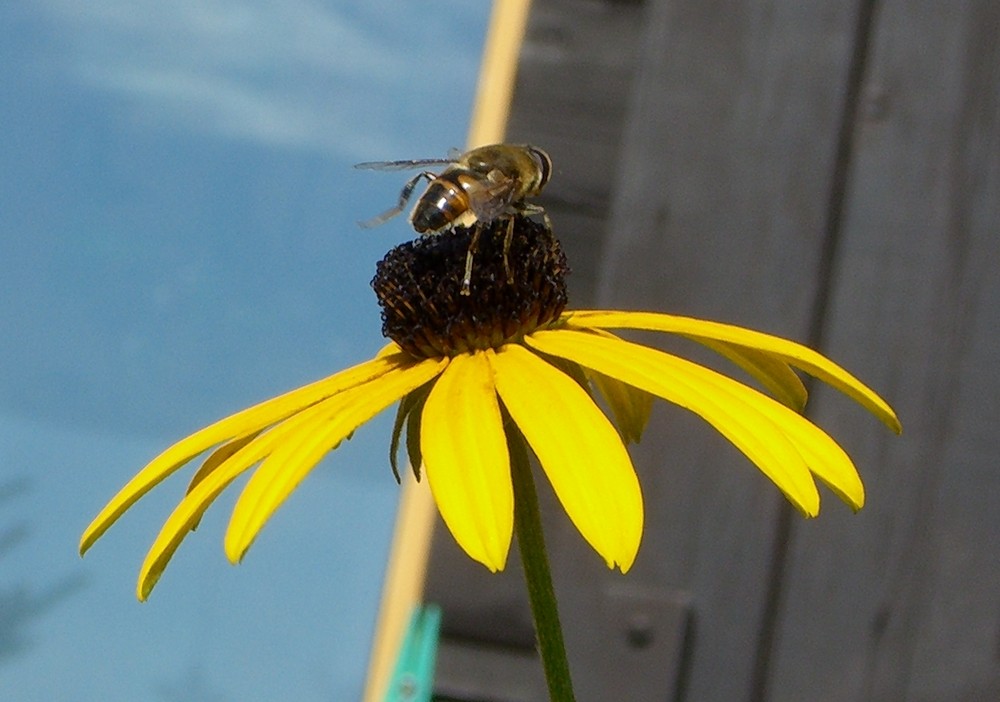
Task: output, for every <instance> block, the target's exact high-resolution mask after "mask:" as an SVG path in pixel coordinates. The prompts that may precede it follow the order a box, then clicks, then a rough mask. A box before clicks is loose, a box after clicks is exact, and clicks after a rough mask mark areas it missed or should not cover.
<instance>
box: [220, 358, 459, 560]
mask: <svg viewBox="0 0 1000 702" xmlns="http://www.w3.org/2000/svg"><path fill="white" fill-rule="evenodd" d="M446 363H447V362H446V361H444V360H441V359H426V360H424V361H420V362H417V363H414V362H413V361H412V360H410V361H409V363H408V365H403V366H399V367H397V368H393V369H391V370H389V371H386V372H385V373H383V374H382V375H381V376H380V377H378V378H376V379H374V380H372V381H371V382H369V383H366V384H364V385H362V386H358V387H354V388H351V389H350V390H345V391H343V392H342V393H340V394H338V395H336V396H334V397H331V398H329V399H328V400H326V402H325V403H324V405H325V407H324V409H323V411H322V412H317V413H316V415H317V416H316V417H315V418H313V420H312V421H311V422H310V423H309V424H308V425H306V426H303V427H302V428H301V429H300V430H298V431H296V432H295V433H294V434H292V435H290V436H288V437H287V438H285V439H284V440H283V441H281V443H280V444H278V445H277V446H276V447H275V449H274V451H273V452H272V453H271V454H270V455H269V456H268V457H267V458H266V459H265V460H264V462H263V463H262V464H261V465H260V467H259V468H258V469H257V470H256V471H255V472H254V474H253V476H252V477H251V478H250V480H249V481H248V482H247V486H246V487H245V488H244V489H243V493H242V494H241V495H240V497H239V499H238V500H237V501H236V507H235V508H234V509H233V516H232V518H231V519H230V520H229V527H228V529H227V530H226V538H225V549H226V555H227V556H228V557H229V559H230V560H231V561H233V562H234V563H235V562H237V561H239V560H240V559H241V558H242V557H243V554H244V553H246V550H247V549H248V548H249V547H250V544H251V543H252V542H253V540H254V538H255V537H256V536H257V534H258V532H259V531H260V529H261V528H262V527H263V526H264V524H265V523H266V522H267V520H268V519H269V518H270V517H271V515H272V514H274V512H275V510H277V509H278V507H279V506H280V505H281V504H282V503H283V502H284V501H285V500H286V499H287V498H288V496H289V495H290V494H291V493H292V491H293V490H295V488H296V487H297V486H298V484H299V483H300V482H301V481H302V480H303V478H305V477H306V475H308V474H309V471H311V470H312V469H313V468H314V467H315V466H316V464H317V463H319V461H320V460H321V459H322V458H323V457H324V456H325V455H326V454H327V453H329V452H330V451H331V450H333V449H334V448H335V447H336V446H337V445H339V444H340V442H341V441H343V440H344V439H345V438H347V437H348V436H349V435H350V434H351V433H352V432H353V431H354V430H355V429H357V428H358V427H359V426H361V425H362V424H364V423H365V422H367V421H368V420H369V419H371V418H372V417H374V416H375V415H376V414H378V413H379V412H381V411H382V410H384V409H385V408H386V407H388V406H389V405H391V404H392V403H393V402H396V401H397V400H399V399H400V398H401V397H403V396H404V395H406V394H407V393H408V392H411V391H412V390H414V389H416V388H418V387H420V386H421V385H423V384H424V383H426V382H427V381H429V380H431V379H432V378H433V377H434V376H436V375H437V374H439V373H440V372H441V370H442V368H444V366H445V365H446ZM280 428H281V427H278V429H280ZM251 446H252V444H251ZM248 448H249V447H248Z"/></svg>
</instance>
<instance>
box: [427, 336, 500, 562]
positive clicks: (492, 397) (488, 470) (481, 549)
mask: <svg viewBox="0 0 1000 702" xmlns="http://www.w3.org/2000/svg"><path fill="white" fill-rule="evenodd" d="M489 354H492V352H491V351H479V352H476V353H472V354H462V355H458V356H455V357H454V358H453V359H451V363H450V364H449V365H448V367H447V368H446V369H445V371H444V373H442V374H441V377H440V378H439V379H438V381H437V383H435V384H434V387H433V389H431V392H430V395H428V396H427V400H426V401H425V403H424V411H423V416H422V417H421V424H420V447H421V450H422V452H423V460H424V473H425V474H426V476H427V480H428V481H429V482H430V487H431V492H432V493H433V495H434V501H435V502H437V506H438V511H440V512H441V517H442V519H444V523H445V524H446V525H447V526H448V529H449V530H450V531H451V533H452V535H453V536H454V537H455V541H457V542H458V545H459V546H461V547H462V548H463V549H464V550H465V552H466V553H467V554H469V556H470V557H472V558H473V559H475V560H477V561H479V562H480V563H482V564H483V565H485V566H486V567H487V568H489V569H490V570H491V571H494V572H495V571H498V570H503V568H504V566H505V565H506V563H507V552H508V551H509V549H510V540H511V535H512V534H513V530H514V491H513V487H512V485H511V481H510V454H509V453H508V451H507V440H506V437H505V435H504V432H503V421H502V419H501V416H500V405H499V403H498V401H497V396H496V390H495V388H494V385H493V370H492V369H491V368H490V364H489V361H488V360H487V355H489Z"/></svg>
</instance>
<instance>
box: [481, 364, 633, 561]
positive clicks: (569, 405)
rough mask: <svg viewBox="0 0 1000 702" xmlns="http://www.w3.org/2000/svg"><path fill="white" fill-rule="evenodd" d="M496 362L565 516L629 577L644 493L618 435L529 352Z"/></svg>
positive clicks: (511, 406)
mask: <svg viewBox="0 0 1000 702" xmlns="http://www.w3.org/2000/svg"><path fill="white" fill-rule="evenodd" d="M490 361H491V363H492V364H493V368H494V371H495V374H496V387H497V392H499V393H500V399H501V400H503V404H504V406H505V407H506V408H507V411H508V412H510V416H511V417H512V418H513V420H514V422H515V423H516V424H517V426H518V428H519V429H520V430H521V433H522V434H523V435H524V438H525V439H526V440H527V442H528V445H529V446H531V449H532V451H534V453H535V455H536V456H538V460H539V462H540V463H541V464H542V468H543V469H544V470H545V474H546V475H547V476H548V478H549V482H551V483H552V487H553V489H554V490H555V493H556V495H557V496H558V498H559V501H560V502H561V503H562V505H563V508H564V509H565V510H566V514H568V515H569V518H570V520H572V522H573V524H575V525H576V528H577V529H579V531H580V533H581V534H582V535H583V537H584V538H585V539H586V540H587V542H588V543H590V545H591V546H593V547H594V550H596V551H597V552H598V553H599V554H600V555H601V556H602V557H603V558H604V560H605V561H606V562H607V564H608V567H609V568H613V567H614V565H615V564H618V566H619V567H620V568H621V571H622V572H623V573H624V572H627V571H628V569H629V568H631V567H632V563H633V562H634V561H635V556H636V553H637V552H638V550H639V541H640V540H641V539H642V524H643V507H642V491H641V490H640V488H639V479H638V478H637V477H636V474H635V470H634V469H633V467H632V461H631V459H630V458H629V455H628V452H627V451H626V450H625V446H624V445H623V444H622V441H621V438H620V437H619V436H618V432H617V431H616V430H615V428H614V426H613V425H612V424H611V422H610V421H608V418H607V417H605V416H604V413H603V412H601V410H600V409H599V408H598V407H597V405H595V404H594V401H593V400H592V399H591V398H590V396H589V395H588V394H587V393H586V392H585V391H584V390H583V389H582V388H581V387H580V385H579V384H578V383H577V382H576V381H574V380H573V379H572V378H570V377H569V376H567V375H566V374H565V373H563V372H562V371H560V370H558V369H557V368H555V367H553V366H552V365H551V364H550V363H548V362H546V361H544V360H542V359H541V358H539V357H538V356H537V355H536V354H534V353H532V352H531V351H528V350H527V349H526V348H524V347H523V346H520V345H517V344H508V345H506V346H503V347H502V348H501V349H500V350H499V351H498V352H497V353H496V354H495V355H492V356H491V357H490Z"/></svg>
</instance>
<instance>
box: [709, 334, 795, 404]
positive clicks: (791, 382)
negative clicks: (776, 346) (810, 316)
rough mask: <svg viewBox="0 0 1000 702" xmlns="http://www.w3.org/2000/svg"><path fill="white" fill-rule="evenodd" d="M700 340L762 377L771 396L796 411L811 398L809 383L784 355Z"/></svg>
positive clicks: (760, 379)
mask: <svg viewBox="0 0 1000 702" xmlns="http://www.w3.org/2000/svg"><path fill="white" fill-rule="evenodd" d="M698 342H699V343H701V344H702V345H703V346H707V347H708V348H710V349H712V350H713V351H715V352H716V353H718V354H719V355H720V356H725V357H726V358H728V359H729V360H730V361H732V362H733V363H735V364H736V365H738V366H739V367H740V368H742V369H743V370H745V371H746V372H747V373H749V374H750V375H752V376H753V377H754V378H756V379H757V380H759V381H760V383H761V384H762V385H763V386H764V387H765V388H767V391H768V392H770V393H771V396H772V397H774V398H775V399H776V400H777V401H778V402H780V403H781V404H783V405H785V406H787V407H791V408H792V409H793V410H795V411H796V412H801V411H802V410H804V409H805V406H806V400H808V399H809V393H808V392H807V391H806V386H805V385H803V384H802V379H801V378H799V376H798V375H797V374H796V373H795V371H793V370H792V369H791V367H790V366H789V365H788V364H787V363H785V362H784V361H782V360H781V359H780V358H775V357H774V356H773V355H771V354H768V353H764V352H763V351H758V350H757V349H751V348H748V347H746V346H734V345H733V344H727V343H725V342H722V341H713V340H711V339H698Z"/></svg>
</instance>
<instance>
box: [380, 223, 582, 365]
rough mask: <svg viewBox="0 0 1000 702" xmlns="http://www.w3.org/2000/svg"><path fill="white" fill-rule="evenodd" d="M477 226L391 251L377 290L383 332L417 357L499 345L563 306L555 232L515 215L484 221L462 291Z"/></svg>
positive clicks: (562, 261)
mask: <svg viewBox="0 0 1000 702" xmlns="http://www.w3.org/2000/svg"><path fill="white" fill-rule="evenodd" d="M473 233H474V230H473V229H471V228H468V229H467V228H465V227H456V228H455V229H453V230H450V231H446V232H442V233H440V234H432V235H428V236H423V237H420V238H419V239H416V240H414V241H410V242H407V243H405V244H401V245H399V246H397V247H396V248H394V249H393V250H392V251H390V252H389V253H388V254H386V256H385V258H383V259H382V260H381V261H379V263H378V266H377V268H376V273H375V278H374V279H373V280H372V287H373V288H374V289H375V294H376V295H377V296H378V300H379V304H380V305H381V306H382V333H383V334H384V335H385V336H387V337H388V338H390V339H392V340H393V341H395V342H396V343H397V344H399V345H400V346H401V347H402V348H403V349H404V350H406V351H407V352H409V353H410V354H412V355H414V356H418V357H438V356H454V355H456V354H460V353H467V352H469V351H471V350H474V349H486V348H496V347H498V346H500V345H502V344H504V343H507V342H509V341H516V340H518V339H520V338H521V337H523V336H524V335H525V334H529V333H531V332H532V331H534V330H535V329H537V328H539V327H541V326H544V325H546V324H549V323H550V322H552V321H553V320H555V319H556V318H558V316H559V314H560V313H561V312H562V310H563V308H564V307H565V306H566V302H567V297H566V280H565V276H566V274H567V273H569V268H568V266H567V265H566V257H565V255H564V254H563V252H562V248H561V247H560V245H559V241H558V240H557V239H556V238H555V236H554V235H553V234H552V230H551V229H549V228H548V227H547V226H545V225H544V224H541V223H539V222H535V221H534V220H532V219H529V218H527V217H522V216H516V217H515V218H514V228H513V236H512V237H511V240H510V249H509V251H507V252H506V254H507V255H506V260H505V256H504V240H505V237H506V233H507V221H506V220H500V221H497V222H494V223H492V224H490V225H486V226H483V227H482V228H481V231H480V233H479V236H478V238H477V241H476V247H475V250H474V252H473V259H472V275H471V276H470V278H469V280H470V286H469V294H463V293H462V290H463V279H464V278H465V268H466V255H467V253H468V251H469V245H470V244H471V242H472V240H473V238H474V237H473Z"/></svg>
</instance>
